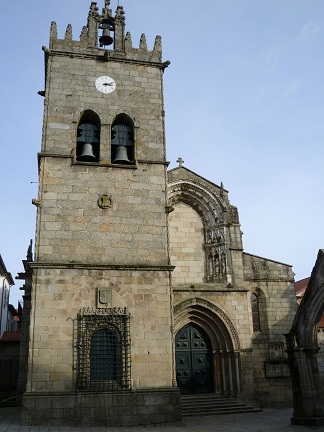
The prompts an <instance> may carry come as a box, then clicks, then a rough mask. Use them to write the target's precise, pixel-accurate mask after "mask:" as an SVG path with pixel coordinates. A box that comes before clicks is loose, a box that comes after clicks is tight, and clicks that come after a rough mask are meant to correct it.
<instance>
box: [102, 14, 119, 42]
mask: <svg viewBox="0 0 324 432" xmlns="http://www.w3.org/2000/svg"><path fill="white" fill-rule="evenodd" d="M99 29H101V30H102V35H101V36H100V38H99V45H100V46H101V47H103V46H107V45H111V44H112V43H113V42H114V39H113V38H112V37H111V36H110V32H111V31H114V30H115V25H114V18H112V17H109V18H105V19H103V20H102V21H101V23H100V24H99Z"/></svg>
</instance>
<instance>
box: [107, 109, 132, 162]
mask: <svg viewBox="0 0 324 432" xmlns="http://www.w3.org/2000/svg"><path fill="white" fill-rule="evenodd" d="M134 159H135V157H134V123H133V121H132V119H131V118H130V117H129V116H127V115H126V114H119V115H118V116H117V117H116V119H115V121H114V123H113V124H112V127H111V161H112V163H113V164H120V165H134V163H135V160H134Z"/></svg>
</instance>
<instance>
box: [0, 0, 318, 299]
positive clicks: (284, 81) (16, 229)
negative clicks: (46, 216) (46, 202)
mask: <svg viewBox="0 0 324 432" xmlns="http://www.w3.org/2000/svg"><path fill="white" fill-rule="evenodd" d="M2 3H3V4H2V5H1V16H2V19H1V26H0V52H1V68H0V78H1V79H0V95H1V104H0V124H1V132H2V133H1V141H2V142H1V156H0V157H1V170H0V172H1V176H0V181H1V183H0V188H1V199H2V200H1V202H2V205H1V217H0V222H1V224H0V226H1V236H0V238H1V243H0V254H1V256H2V258H3V260H4V262H5V265H6V267H7V270H8V271H9V272H11V274H12V276H13V277H14V278H15V276H16V275H17V273H18V272H21V271H23V266H22V260H23V259H25V257H26V253H27V248H28V245H29V242H30V239H34V235H35V216H36V207H34V206H33V205H32V203H31V201H32V199H33V198H37V188H38V184H37V181H38V173H37V152H39V151H40V146H41V132H42V121H43V117H42V116H43V102H44V100H43V98H42V97H41V96H39V95H38V94H37V92H38V91H40V90H43V89H44V57H43V52H42V49H41V47H42V46H47V47H48V43H49V31H50V23H51V21H55V22H56V23H57V26H58V34H59V38H63V37H64V34H65V29H66V26H67V24H69V23H71V24H72V29H73V38H74V39H75V40H78V39H79V35H80V33H81V29H82V26H83V25H85V24H86V22H87V15H88V11H89V6H90V3H91V1H90V0H68V1H67V0H51V1H46V2H45V1H44V0H31V1H26V0H15V1H5V2H2ZM97 3H98V7H99V10H100V11H101V8H102V7H103V6H104V0H98V1H97ZM119 3H120V5H122V6H123V7H124V11H125V17H126V30H127V31H130V33H131V35H132V41H133V46H134V47H138V44H139V39H140V36H141V34H142V33H145V34H146V38H147V43H148V47H149V48H150V49H152V48H153V44H154V39H155V36H156V35H161V36H162V42H163V60H164V61H166V60H170V62H171V64H170V66H169V67H168V68H167V69H166V70H165V74H164V94H165V110H166V141H167V159H168V160H169V161H170V165H169V167H170V168H174V167H176V166H177V163H176V160H177V159H178V157H179V156H181V157H182V158H183V160H184V161H185V163H184V166H185V167H187V168H188V169H190V170H192V171H194V172H196V173H198V174H200V175H201V176H203V177H205V178H206V179H208V180H210V181H212V182H213V183H216V184H220V183H221V182H223V184H224V187H225V189H227V190H228V191H229V198H230V202H231V204H232V205H235V206H237V207H238V211H239V216H240V222H241V229H242V232H243V233H244V235H243V245H244V250H245V252H248V253H252V254H255V255H258V256H262V257H266V258H269V259H273V260H275V261H279V262H283V263H287V264H290V265H292V266H293V271H294V273H295V280H299V279H302V278H305V277H308V276H309V275H310V273H311V271H312V268H313V266H314V264H315V261H316V257H317V253H318V250H319V249H322V248H324V238H323V234H324V233H323V231H324V228H323V220H324V193H323V185H324V169H323V160H324V146H323V140H324V103H323V102H324V79H323V77H324V74H323V69H324V57H323V47H324V1H323V0H199V1H194V0H178V1H174V0H163V1H159V0H119ZM117 4H118V0H112V1H111V8H112V9H113V11H114V10H115V9H116V6H117ZM22 284H23V282H22V281H19V280H17V281H16V284H15V285H14V286H13V287H12V288H11V295H10V303H12V304H13V305H14V306H17V302H18V300H19V299H21V297H22V291H21V290H19V288H20V287H21V286H22Z"/></svg>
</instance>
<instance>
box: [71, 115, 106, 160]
mask: <svg viewBox="0 0 324 432" xmlns="http://www.w3.org/2000/svg"><path fill="white" fill-rule="evenodd" d="M76 159H77V161H80V162H99V160H100V120H99V117H98V115H97V114H95V113H94V112H93V111H90V110H88V111H85V112H84V113H83V115H82V117H81V119H80V122H79V125H78V129H77V144H76Z"/></svg>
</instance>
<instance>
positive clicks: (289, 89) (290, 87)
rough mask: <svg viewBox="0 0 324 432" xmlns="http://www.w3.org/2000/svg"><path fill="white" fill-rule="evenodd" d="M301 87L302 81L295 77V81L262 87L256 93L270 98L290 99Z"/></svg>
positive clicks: (261, 96) (264, 97) (258, 95)
mask: <svg viewBox="0 0 324 432" xmlns="http://www.w3.org/2000/svg"><path fill="white" fill-rule="evenodd" d="M299 87H300V81H299V80H297V79H295V80H294V81H291V82H287V83H284V84H280V85H276V86H269V87H261V88H259V89H258V90H257V92H256V95H257V97H260V98H263V99H268V100H276V99H289V98H290V97H291V96H292V95H294V94H295V93H296V92H297V91H298V89H299Z"/></svg>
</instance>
